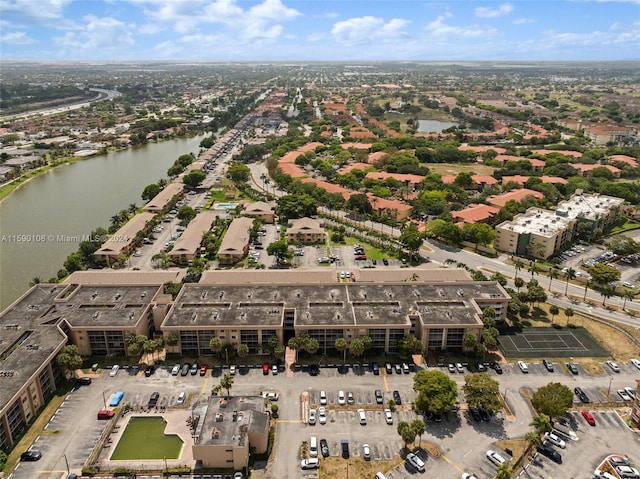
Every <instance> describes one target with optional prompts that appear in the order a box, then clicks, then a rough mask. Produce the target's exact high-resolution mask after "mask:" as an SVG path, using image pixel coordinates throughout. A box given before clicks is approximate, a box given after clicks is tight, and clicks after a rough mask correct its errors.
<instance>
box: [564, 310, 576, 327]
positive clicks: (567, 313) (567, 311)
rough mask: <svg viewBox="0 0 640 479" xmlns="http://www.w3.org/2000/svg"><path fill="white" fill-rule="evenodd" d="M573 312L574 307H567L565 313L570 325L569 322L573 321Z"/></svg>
mask: <svg viewBox="0 0 640 479" xmlns="http://www.w3.org/2000/svg"><path fill="white" fill-rule="evenodd" d="M573 314H574V313H573V308H565V310H564V315H565V316H566V317H567V326H569V322H570V321H571V317H572V316H573Z"/></svg>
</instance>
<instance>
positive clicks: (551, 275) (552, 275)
mask: <svg viewBox="0 0 640 479" xmlns="http://www.w3.org/2000/svg"><path fill="white" fill-rule="evenodd" d="M548 274H549V291H551V282H552V281H553V280H554V279H556V278H557V277H558V270H557V269H555V268H551V269H550V270H549V273H548Z"/></svg>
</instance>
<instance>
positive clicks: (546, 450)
mask: <svg viewBox="0 0 640 479" xmlns="http://www.w3.org/2000/svg"><path fill="white" fill-rule="evenodd" d="M538 452H539V453H540V454H542V455H543V456H546V457H548V458H549V459H551V460H552V461H553V462H556V463H558V464H562V456H561V455H560V453H559V452H558V451H556V450H555V449H554V448H553V446H552V445H551V444H549V443H547V442H544V443H542V444H541V445H540V446H538Z"/></svg>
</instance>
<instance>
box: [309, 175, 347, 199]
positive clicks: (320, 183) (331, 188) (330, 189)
mask: <svg viewBox="0 0 640 479" xmlns="http://www.w3.org/2000/svg"><path fill="white" fill-rule="evenodd" d="M300 181H302V182H303V183H314V184H315V185H316V186H317V187H318V188H323V189H325V190H327V193H340V194H341V195H342V197H343V198H344V199H345V200H348V199H349V198H350V197H351V195H352V194H354V193H355V191H352V190H349V189H347V188H343V187H342V186H340V185H335V184H333V183H329V182H327V181H324V180H318V179H317V178H304V179H302V180H300Z"/></svg>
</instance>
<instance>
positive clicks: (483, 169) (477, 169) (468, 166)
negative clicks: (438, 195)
mask: <svg viewBox="0 0 640 479" xmlns="http://www.w3.org/2000/svg"><path fill="white" fill-rule="evenodd" d="M495 170H496V168H495V167H493V166H487V165H483V164H480V163H461V164H448V163H429V171H430V172H431V173H438V174H441V175H457V174H458V173H460V172H462V171H465V172H468V173H471V174H474V175H491V174H493V172H494V171H495Z"/></svg>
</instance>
